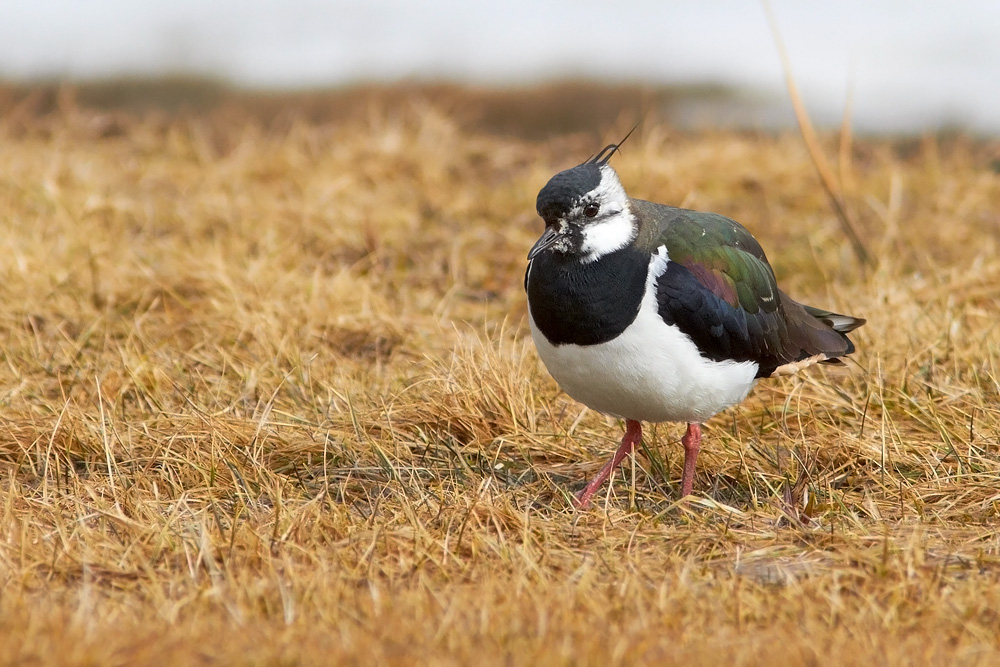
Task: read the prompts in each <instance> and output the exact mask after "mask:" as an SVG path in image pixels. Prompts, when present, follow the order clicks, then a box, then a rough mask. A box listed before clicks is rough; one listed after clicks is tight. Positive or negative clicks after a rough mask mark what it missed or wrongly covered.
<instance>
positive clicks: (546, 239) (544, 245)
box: [528, 227, 559, 261]
mask: <svg viewBox="0 0 1000 667" xmlns="http://www.w3.org/2000/svg"><path fill="white" fill-rule="evenodd" d="M558 240H559V232H557V231H556V230H555V228H554V227H546V228H545V231H544V232H543V233H542V237H541V238H540V239H538V240H537V241H535V245H533V246H531V250H530V251H528V261H531V260H533V259H534V258H535V257H536V256H537V255H538V253H540V252H542V251H543V250H547V249H548V248H551V247H552V246H553V245H554V244H555V242H556V241H558Z"/></svg>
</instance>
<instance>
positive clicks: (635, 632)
mask: <svg viewBox="0 0 1000 667" xmlns="http://www.w3.org/2000/svg"><path fill="white" fill-rule="evenodd" d="M397 102H398V103H396V104H393V105H391V106H389V105H378V104H374V105H372V106H370V107H369V109H368V110H367V111H366V112H365V113H361V114H353V115H350V116H346V117H343V118H340V119H339V120H336V121H334V120H326V121H322V122H320V121H311V120H303V119H297V118H296V116H294V115H293V114H292V115H288V116H285V117H283V118H282V119H281V122H272V123H261V122H258V121H255V120H254V118H253V116H252V114H249V113H241V112H240V111H239V110H238V109H235V110H234V109H233V108H228V109H224V110H220V111H215V112H211V111H206V112H204V113H199V114H187V115H185V114H179V115H173V116H165V115H161V114H155V113H146V114H138V115H136V114H133V115H129V114H126V113H120V114H104V113H97V112H94V111H92V110H88V109H86V108H79V107H77V106H75V105H73V104H72V103H71V100H70V101H68V102H66V103H64V104H62V105H61V107H60V108H58V109H55V110H53V111H51V112H46V113H34V112H26V111H25V110H24V107H23V106H22V107H19V106H18V105H16V104H12V105H9V106H8V107H7V108H6V113H5V114H4V120H2V121H0V140H2V146H3V147H2V150H0V224H2V253H3V262H2V263H0V271H2V276H0V285H2V287H0V290H2V292H0V294H2V311H0V316H2V325H3V326H2V338H0V345H2V348H0V352H2V355H3V361H4V363H3V365H2V370H0V406H2V422H0V423H2V430H0V466H2V481H0V488H2V496H0V516H2V524H0V525H2V527H3V536H2V539H0V581H2V597H0V663H2V664H99V665H115V664H122V665H124V664H129V665H134V664H138V665H143V664H148V665H162V664H207V663H215V662H218V663H222V664H268V665H270V664H289V665H290V664H317V665H323V664H365V665H368V664H399V665H403V664H431V665H447V664H485V665H492V664H525V665H527V664H662V663H675V662H682V661H683V662H684V663H686V664H695V665H697V664H757V663H775V664H819V663H838V664H913V663H924V664H949V665H971V664H983V665H987V664H996V663H997V661H998V660H1000V634H998V632H997V631H998V627H1000V581H998V573H1000V569H998V568H1000V537H998V535H997V533H996V526H997V522H998V519H1000V517H998V513H1000V488H998V487H1000V484H998V479H1000V407H998V398H1000V368H998V364H1000V332H998V310H1000V308H998V305H997V300H998V294H1000V258H998V252H997V251H998V240H1000V231H998V230H1000V214H998V204H997V202H1000V176H998V175H997V173H995V171H993V170H992V169H993V168H994V165H993V163H992V162H991V161H993V160H995V159H996V158H997V155H998V154H997V144H995V143H994V144H989V143H986V142H983V141H973V140H971V139H965V138H962V137H952V138H949V139H946V140H944V139H935V138H925V139H919V140H910V141H905V142H904V141H897V142H890V141H884V140H865V141H863V142H860V143H858V144H857V145H856V146H855V147H854V150H853V151H852V153H851V160H850V163H849V164H843V165H841V171H842V177H843V180H844V186H845V193H846V195H847V198H848V202H849V204H850V206H852V207H853V209H854V213H855V215H856V216H857V218H858V219H859V220H860V221H861V222H862V223H863V227H864V229H863V231H864V234H865V238H866V241H867V242H868V243H869V245H870V247H871V250H872V252H873V254H874V255H875V257H876V258H877V259H876V267H875V268H874V269H873V270H872V271H871V272H870V273H867V274H866V273H865V272H864V271H862V270H861V269H860V268H859V266H858V265H857V263H856V262H855V260H854V258H853V256H852V254H851V249H850V246H849V244H848V243H847V242H846V241H845V240H844V239H843V237H842V235H841V234H840V231H839V226H838V224H837V222H836V220H835V218H834V217H833V215H832V213H831V211H830V210H829V208H828V205H827V203H826V200H825V198H824V195H823V193H822V191H821V188H820V186H819V185H818V183H817V180H816V178H815V174H814V170H813V168H812V165H811V163H810V162H809V158H808V155H807V153H806V151H805V149H804V148H803V147H802V145H801V141H800V139H799V138H798V137H797V136H796V135H794V134H788V135H784V136H778V137H772V136H757V135H754V134H749V133H739V134H737V133H702V134H682V133H677V132H675V131H672V130H671V129H670V128H669V127H668V126H667V125H664V124H662V123H660V122H657V121H655V120H651V121H648V122H647V123H646V124H644V125H643V127H642V128H641V129H640V130H639V131H638V132H637V133H636V135H635V136H633V137H632V139H630V142H629V145H628V146H627V147H626V150H625V151H624V153H623V154H622V155H620V156H618V157H616V158H615V162H616V165H617V166H618V168H619V170H620V172H621V174H622V177H623V180H624V182H625V183H626V184H627V187H629V188H630V190H631V193H632V194H633V195H634V196H640V197H644V198H650V199H655V200H659V201H664V202H672V203H676V204H681V203H683V204H684V205H687V206H691V207H695V208H701V209H711V210H715V211H719V212H722V213H725V214H727V215H730V216H732V217H735V218H737V219H739V220H741V221H743V222H744V223H745V224H746V225H747V226H748V227H749V228H750V229H751V230H752V231H753V232H754V233H755V234H756V236H757V237H758V238H759V239H760V240H761V242H762V244H763V245H764V246H765V248H767V249H768V250H769V251H770V256H771V261H772V264H774V266H775V269H776V272H777V273H778V275H779V279H780V281H781V282H782V284H783V285H784V287H785V288H786V290H787V291H789V292H791V293H792V294H793V295H795V296H796V297H799V298H801V299H803V300H806V301H807V302H810V303H814V304H816V305H818V306H825V307H830V308H833V309H836V310H840V311H843V312H848V313H851V314H855V315H860V316H864V317H867V318H868V324H867V326H865V327H864V328H863V329H861V330H860V331H859V332H857V335H856V338H855V340H856V342H857V344H858V347H859V353H858V354H857V356H856V357H855V360H856V363H854V364H852V365H851V366H850V368H851V370H850V371H849V372H843V371H829V370H824V369H813V370H811V371H809V372H807V373H805V374H803V375H802V376H800V377H796V378H790V379H785V380H780V381H773V382H769V383H767V384H762V385H761V386H759V387H758V389H757V390H756V392H755V393H754V394H753V395H752V398H751V399H750V400H748V401H747V402H746V403H745V404H744V405H742V406H740V407H738V408H734V409H732V410H730V411H728V412H727V413H724V414H723V415H720V416H719V417H717V418H716V419H714V420H712V421H711V422H710V423H709V424H708V426H707V429H706V443H705V448H704V450H703V455H702V459H701V461H700V464H701V465H700V470H699V475H698V478H697V485H698V487H699V491H700V493H699V494H698V495H696V496H695V497H693V498H689V499H686V500H683V501H680V502H678V501H677V500H676V495H677V487H678V478H679V474H680V460H681V448H680V446H679V444H678V442H677V441H678V438H679V436H680V434H681V430H682V428H681V427H678V426H676V425H660V426H658V427H656V428H654V429H650V430H649V431H648V432H647V436H646V439H645V442H644V445H643V447H642V450H641V451H640V452H639V453H638V454H637V456H636V457H635V459H634V461H633V462H632V464H631V465H626V466H624V467H623V468H622V469H621V470H620V471H619V472H618V473H616V475H615V477H614V480H613V484H612V485H611V486H610V488H609V489H608V492H607V493H606V494H602V495H601V498H600V499H599V500H598V501H597V502H596V503H595V505H596V507H594V508H593V509H591V510H588V511H585V512H579V511H576V510H574V509H573V507H572V505H571V503H570V494H571V493H572V492H573V491H575V490H577V489H579V488H580V487H581V486H582V484H583V483H584V482H585V481H586V479H587V478H588V477H589V476H590V475H591V474H593V473H594V472H595V471H596V469H597V468H598V467H599V466H600V465H601V463H602V462H603V461H604V459H605V457H606V456H608V455H609V454H610V452H611V451H612V450H613V448H614V446H615V445H616V444H617V440H618V438H619V437H620V435H621V425H620V424H616V423H614V422H613V421H612V420H609V419H606V418H603V417H601V416H600V415H597V414H594V413H590V412H586V411H584V410H582V408H581V407H580V406H579V405H577V404H575V403H573V402H572V401H570V400H568V399H567V398H566V397H565V396H564V395H562V394H560V392H559V391H558V389H557V387H556V386H555V385H554V383H553V382H552V380H551V379H549V377H548V376H547V374H546V373H545V372H544V370H543V369H542V368H540V367H539V364H538V362H537V358H536V356H535V353H534V350H533V349H532V346H531V343H530V340H529V339H528V338H526V336H525V304H524V296H523V291H522V272H523V268H524V256H525V252H526V250H527V248H528V247H529V246H530V244H531V243H532V241H533V240H534V238H535V237H536V236H537V235H538V234H539V232H540V223H539V221H538V220H537V218H536V217H535V215H534V213H533V204H534V197H535V194H536V193H537V191H538V189H539V187H540V186H541V185H542V184H544V182H545V181H546V179H547V178H548V177H549V176H550V175H551V174H552V173H554V172H555V171H557V170H559V169H562V168H564V167H566V166H568V165H572V164H575V163H576V162H578V161H580V160H581V159H582V158H584V157H586V156H587V155H588V154H590V153H591V152H593V151H594V150H595V149H596V148H597V147H599V145H600V144H601V143H602V142H604V141H607V140H610V139H613V138H615V137H617V136H619V134H620V130H622V129H627V123H626V122H623V123H621V127H617V126H616V127H613V128H605V127H602V128H595V131H594V133H593V134H590V135H587V136H581V135H572V136H558V137H552V138H551V139H549V140H548V141H545V142H529V141H527V140H518V139H512V138H510V137H506V138H505V137H497V136H493V135H490V134H488V133H485V132H474V131H469V130H467V129H463V128H464V127H465V126H463V123H462V118H461V116H460V115H456V114H453V113H451V112H448V111H446V110H444V109H442V108H441V107H440V106H437V105H435V104H433V103H428V102H426V101H421V100H420V98H419V96H417V97H414V98H413V99H412V100H410V101H406V100H402V101H397ZM605 131H606V132H607V134H605ZM827 141H829V145H828V146H827V149H828V150H830V151H831V152H833V151H834V147H835V143H834V142H835V138H832V137H827Z"/></svg>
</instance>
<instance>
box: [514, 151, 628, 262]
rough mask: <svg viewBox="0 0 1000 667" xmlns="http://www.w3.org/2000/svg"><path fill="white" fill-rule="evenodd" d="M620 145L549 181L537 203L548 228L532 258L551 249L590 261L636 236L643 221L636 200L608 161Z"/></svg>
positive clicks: (537, 207)
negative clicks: (636, 210)
mask: <svg viewBox="0 0 1000 667" xmlns="http://www.w3.org/2000/svg"><path fill="white" fill-rule="evenodd" d="M626 138H627V137H626ZM619 145H620V144H610V145H609V146H607V147H605V148H604V150H602V151H601V152H600V153H598V154H597V155H595V156H594V157H592V158H590V159H589V160H587V161H586V162H584V163H583V164H579V165H577V166H575V167H573V168H572V169H566V170H565V171H561V172H559V173H558V174H556V175H555V176H553V177H552V178H551V179H549V182H548V183H546V184H545V187H544V188H542V190H541V192H539V193H538V199H537V201H536V203H535V208H536V209H537V211H538V215H540V216H541V217H542V219H543V220H544V221H545V231H544V232H543V233H542V236H541V238H539V239H538V241H537V242H536V243H535V245H534V246H533V247H532V248H531V252H529V253H528V259H529V260H531V259H534V258H535V257H537V256H538V255H539V254H541V253H542V252H545V251H550V252H558V253H563V254H565V255H568V256H571V257H575V258H578V259H580V260H581V261H584V262H590V261H594V260H597V259H599V258H600V257H602V256H604V255H606V254H608V253H610V252H614V251H615V250H619V249H621V248H623V247H625V246H626V245H628V244H629V243H631V242H632V241H633V240H634V239H635V238H636V235H637V234H638V222H637V220H636V217H635V214H634V212H633V210H632V205H631V201H630V200H629V197H628V195H627V194H626V193H625V188H623V187H622V184H621V181H620V180H619V179H618V174H617V173H616V172H615V170H614V168H613V167H612V166H611V165H610V164H608V160H610V159H611V156H612V155H614V154H615V152H616V151H617V150H618V147H619Z"/></svg>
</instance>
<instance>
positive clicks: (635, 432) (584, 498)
mask: <svg viewBox="0 0 1000 667" xmlns="http://www.w3.org/2000/svg"><path fill="white" fill-rule="evenodd" d="M641 439H642V424H640V423H639V422H637V421H635V420H632V419H627V420H625V436H624V437H623V438H622V444H620V445H618V450H617V451H616V452H615V455H614V457H612V459H611V460H610V461H608V462H607V463H605V464H604V467H603V468H601V471H600V472H599V473H597V477H595V478H594V479H593V480H592V481H591V482H590V484H588V485H587V488H585V489H584V490H583V491H581V492H580V493H579V494H577V496H576V505H577V507H579V508H580V509H583V508H584V507H586V506H587V505H588V504H589V503H590V497H591V496H592V495H594V492H595V491H597V490H598V489H599V488H601V485H602V484H604V482H606V481H607V479H608V477H610V476H611V471H612V470H614V469H615V468H617V467H618V464H619V463H621V462H622V459H624V458H625V457H626V456H628V455H629V454H630V453H631V452H632V449H633V448H635V446H636V444H638V442H639V440H641Z"/></svg>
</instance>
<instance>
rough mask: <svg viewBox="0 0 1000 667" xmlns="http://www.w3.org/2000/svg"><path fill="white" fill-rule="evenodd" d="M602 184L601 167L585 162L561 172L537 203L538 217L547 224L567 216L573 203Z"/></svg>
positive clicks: (554, 177)
mask: <svg viewBox="0 0 1000 667" xmlns="http://www.w3.org/2000/svg"><path fill="white" fill-rule="evenodd" d="M600 183H601V168H600V166H599V165H597V164H594V163H591V162H584V163H583V164H581V165H577V166H576V167H573V168H572V169H566V170H565V171H560V172H559V173H558V174H556V175H555V176H553V177H552V178H550V179H549V182H548V183H546V184H545V187H544V188H542V190H541V192H539V193H538V199H537V200H536V201H535V209H536V210H537V211H538V215H540V216H542V219H544V220H545V221H546V222H548V221H550V220H554V219H556V218H559V217H561V216H563V215H565V214H566V212H567V211H569V209H570V208H572V207H573V203H574V202H576V201H578V200H579V199H580V198H581V197H583V196H584V195H585V194H587V193H588V192H590V191H591V190H593V189H594V188H596V187H597V186H598V185H600Z"/></svg>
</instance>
